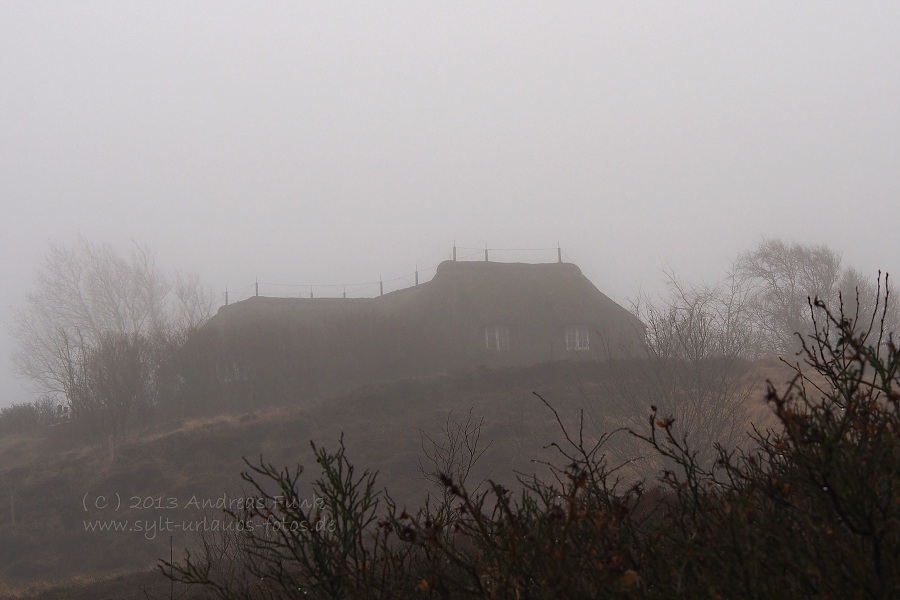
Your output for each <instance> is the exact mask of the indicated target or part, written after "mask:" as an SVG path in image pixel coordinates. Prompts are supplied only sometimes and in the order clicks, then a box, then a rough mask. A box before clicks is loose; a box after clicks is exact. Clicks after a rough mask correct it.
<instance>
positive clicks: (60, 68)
mask: <svg viewBox="0 0 900 600" xmlns="http://www.w3.org/2000/svg"><path fill="white" fill-rule="evenodd" d="M897 23H900V5H898V4H895V3H846V4H822V3H811V2H810V3H791V4H789V5H785V4H783V3H727V4H723V3H708V4H703V3H691V4H658V3H652V4H651V3H612V2H608V3H568V4H566V5H564V6H563V5H558V4H555V3H549V2H546V3H498V4H492V5H485V4H483V3H468V4H464V3H453V4H448V5H440V6H439V5H433V4H430V3H390V4H383V3H378V4H374V3H357V2H353V3H327V4H326V3H294V2H291V3H277V2H275V3H266V4H261V3H260V4H256V3H254V4H247V3H213V2H209V3H203V2H192V3H189V4H184V3H175V2H154V3H139V2H129V3H111V2H110V3H99V2H96V3H87V2H66V3H61V2H60V3H52V2H40V3H38V2H33V3H14V2H4V3H3V4H2V17H0V132H2V134H0V199H2V200H0V201H2V203H3V218H2V220H0V245H2V256H0V276H2V282H3V284H2V286H0V322H2V328H0V360H2V364H0V405H3V404H9V403H12V402H19V401H25V400H29V399H31V398H32V396H31V395H30V393H29V388H28V386H27V385H26V383H25V382H22V381H21V380H18V379H17V378H16V377H15V376H14V374H13V369H12V366H11V362H10V356H9V355H10V352H11V350H12V341H11V340H10V339H9V336H8V335H7V329H8V327H9V323H10V320H11V315H12V310H11V307H15V306H22V305H23V302H24V299H25V295H26V293H27V292H28V290H29V288H30V287H31V285H32V278H33V274H34V271H35V269H36V268H37V267H38V266H39V264H40V260H41V257H42V256H43V255H44V254H45V252H46V250H47V248H48V244H49V243H50V242H51V241H56V242H61V243H69V242H71V241H73V240H75V239H76V238H77V236H78V235H83V236H85V237H87V238H88V239H91V240H95V241H109V242H112V243H114V244H117V245H120V246H122V247H125V246H126V245H127V244H129V243H130V242H131V241H132V240H134V241H136V242H139V243H144V244H147V245H148V246H150V247H152V248H154V249H155V250H156V251H157V253H158V259H159V263H160V265H161V266H163V267H165V268H167V269H170V268H171V269H176V268H177V269H183V270H187V271H195V272H198V273H199V274H200V275H201V276H202V278H203V279H204V280H205V281H206V282H208V283H209V285H210V286H212V287H213V288H214V289H215V290H216V291H217V292H218V293H220V294H221V295H222V296H223V297H224V291H225V289H226V287H227V288H229V289H230V290H233V291H234V293H235V294H237V293H238V292H237V290H240V289H244V288H246V286H248V285H250V284H252V283H253V282H254V281H255V280H257V279H258V280H259V281H261V282H264V283H287V284H298V285H300V286H301V287H290V288H283V289H284V290H285V291H286V292H290V293H305V292H307V291H308V285H309V284H323V283H326V284H338V287H336V288H332V289H333V290H336V291H335V294H337V293H339V291H338V290H340V289H342V284H350V286H351V289H356V288H355V287H354V286H353V285H352V284H356V283H360V282H372V281H378V279H379V278H384V279H386V280H394V279H396V278H398V277H406V278H405V279H401V280H399V281H396V282H393V283H391V285H393V286H395V287H396V286H398V285H405V284H407V283H404V282H410V283H411V279H410V277H409V276H410V275H411V274H412V273H413V271H414V269H415V268H416V267H417V266H418V267H419V268H420V269H422V271H423V278H426V279H427V277H429V276H430V273H433V271H430V273H429V271H428V269H430V268H432V267H434V266H435V265H437V264H438V263H439V262H440V261H441V260H444V259H446V258H449V256H450V250H451V247H452V246H453V244H454V242H455V243H457V244H458V245H460V246H464V247H470V248H476V249H477V248H483V247H484V245H485V244H487V245H488V246H490V247H491V248H551V249H553V248H556V246H557V244H559V245H560V246H561V247H562V250H563V252H564V257H565V258H566V260H568V261H571V262H575V263H576V264H578V265H579V266H580V267H581V268H582V270H583V271H584V272H585V274H586V275H587V276H588V277H589V278H590V279H591V280H592V281H593V282H594V284H595V285H597V287H599V288H600V289H601V290H602V291H604V292H605V293H607V294H608V295H610V296H611V297H612V298H614V299H615V300H617V301H619V302H620V303H623V304H627V300H628V298H630V297H632V296H633V295H634V294H635V293H636V292H637V291H638V290H639V289H649V290H653V289H655V288H656V287H657V286H658V285H659V282H660V280H661V269H662V268H663V267H665V266H670V267H671V268H673V269H675V270H676V271H678V272H679V273H680V274H681V275H682V276H683V277H684V278H686V279H689V280H700V279H714V278H716V277H718V276H720V275H721V274H723V273H724V271H725V270H726V269H727V268H728V266H729V263H730V261H731V259H733V258H734V257H735V256H736V255H737V254H739V253H740V252H742V251H744V250H748V249H750V248H752V247H753V246H755V245H756V244H757V243H758V242H759V241H760V240H761V239H762V238H763V236H774V237H781V238H784V239H787V240H797V241H801V242H806V243H827V244H828V245H830V246H831V247H832V248H834V249H835V250H837V251H839V252H842V253H843V256H844V259H845V262H846V263H847V264H852V265H855V266H856V267H858V268H860V269H861V270H863V271H864V272H867V273H873V274H874V271H875V270H876V269H878V268H882V269H887V270H892V269H893V270H894V271H897V269H896V267H897V266H898V256H900V236H898V234H897V226H898V223H900V202H898V200H900V169H898V165H900V110H898V107H900V59H898V57H900V37H898V36H897ZM494 256H496V257H498V258H503V259H508V260H524V261H532V260H555V258H556V251H555V250H545V251H541V252H506V253H496V254H495V255H494ZM898 273H900V271H898ZM302 286H307V287H302ZM271 289H282V288H274V287H273V288H271ZM361 293H362V292H361ZM365 293H372V294H374V293H377V289H376V290H370V291H369V292H365Z"/></svg>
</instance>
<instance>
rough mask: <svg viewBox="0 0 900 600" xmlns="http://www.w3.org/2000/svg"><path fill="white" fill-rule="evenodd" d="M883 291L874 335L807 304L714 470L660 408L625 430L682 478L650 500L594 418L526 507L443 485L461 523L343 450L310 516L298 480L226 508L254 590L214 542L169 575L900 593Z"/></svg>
mask: <svg viewBox="0 0 900 600" xmlns="http://www.w3.org/2000/svg"><path fill="white" fill-rule="evenodd" d="M888 297H889V294H887V293H885V294H884V296H883V298H884V301H885V304H884V305H881V307H880V308H881V310H880V311H879V312H875V313H873V314H872V315H871V317H870V318H869V319H866V320H864V321H860V320H853V319H851V318H849V317H848V315H846V314H844V312H843V311H842V310H840V309H838V310H837V311H834V312H833V311H832V310H831V309H829V308H828V307H827V305H826V304H825V303H824V302H822V301H820V300H816V301H815V302H814V304H813V303H811V305H810V308H811V309H812V310H811V323H812V326H813V331H812V333H811V334H810V335H809V336H808V337H800V339H799V342H800V343H801V345H802V355H801V356H802V359H803V360H802V362H797V363H795V364H794V369H795V376H794V378H793V380H792V381H791V382H790V384H789V385H788V386H787V388H786V389H784V390H779V389H776V388H775V387H774V386H771V385H770V387H769V390H768V401H769V403H770V405H771V407H772V409H773V410H774V413H775V415H776V417H777V419H778V423H779V427H777V428H773V429H769V430H766V431H756V433H755V434H754V436H753V440H754V445H753V447H752V448H751V449H749V450H748V451H736V450H731V449H728V448H725V447H723V446H717V448H716V451H717V454H718V459H717V461H715V462H714V463H713V464H711V465H705V464H703V463H701V462H700V461H698V459H697V457H698V453H697V450H695V449H694V447H693V446H692V445H691V442H690V441H689V440H688V439H687V438H686V437H685V436H684V435H683V434H682V433H681V432H680V431H679V429H678V425H677V423H678V421H677V418H676V417H673V416H666V415H663V414H661V413H659V411H658V410H657V409H656V408H655V407H653V410H652V412H651V413H650V415H649V418H648V421H647V423H646V425H645V427H643V428H642V429H641V430H637V431H631V432H630V434H631V435H633V436H636V437H637V438H639V439H641V440H643V441H644V442H645V443H647V444H648V445H649V446H650V447H651V448H653V449H654V450H655V452H657V453H659V454H660V455H662V456H664V457H666V458H667V459H669V460H670V461H671V462H672V463H673V464H674V465H676V468H674V469H667V470H666V471H664V472H663V473H662V475H661V477H660V478H659V480H658V482H657V485H656V486H654V485H653V484H651V483H649V482H644V483H637V484H628V485H623V482H622V481H621V480H620V479H619V478H617V476H616V468H614V467H612V466H611V465H610V464H609V463H608V460H607V457H606V455H605V454H604V453H603V450H604V447H605V445H606V444H607V443H608V442H609V440H610V436H611V435H613V434H604V435H601V436H600V437H599V438H595V439H591V438H589V437H587V436H586V434H585V431H584V429H583V424H584V423H583V419H582V422H581V426H580V427H579V428H578V430H577V431H571V430H570V429H569V428H567V427H566V426H565V425H564V424H563V421H562V420H561V419H560V418H559V415H558V414H556V413H555V411H554V414H556V418H557V421H558V423H559V425H560V426H561V427H562V432H563V436H564V440H565V441H564V443H561V444H559V445H554V446H555V448H556V449H557V450H558V452H559V458H560V460H559V463H560V465H559V466H551V471H550V475H549V476H545V477H538V476H536V475H534V476H530V477H525V476H521V478H520V481H521V483H522V486H523V491H522V492H521V493H518V494H517V493H513V492H511V491H509V490H507V489H506V488H504V487H503V486H500V485H498V484H492V485H491V486H490V488H489V489H487V490H485V491H483V492H473V493H470V492H469V491H468V490H467V487H466V485H465V483H464V482H460V481H454V480H453V478H452V477H451V476H449V475H447V474H444V475H443V477H442V481H441V483H442V486H443V488H444V489H446V490H448V491H449V492H450V494H451V495H452V497H453V499H454V502H453V508H454V509H455V510H453V511H439V512H435V511H433V510H432V509H431V507H430V506H429V505H426V506H425V507H424V508H423V509H421V510H420V511H419V512H417V513H416V514H409V513H408V512H406V511H401V510H398V508H397V506H396V505H395V504H394V503H393V502H392V501H391V499H390V497H389V496H381V495H380V493H379V492H378V491H377V490H378V488H377V486H376V483H375V475H374V474H372V473H370V472H368V471H366V472H362V473H358V472H357V471H356V470H355V469H354V466H353V464H352V462H351V461H350V460H349V459H348V457H347V455H346V452H345V448H344V446H343V443H341V444H340V445H339V447H338V449H337V451H333V452H328V451H325V450H324V449H321V448H317V447H314V449H315V451H316V457H317V463H318V466H319V468H320V470H321V475H320V477H319V478H318V479H317V480H316V481H315V492H316V494H317V495H318V497H320V498H322V499H323V502H322V503H320V504H316V505H314V506H306V505H304V503H303V496H302V494H300V493H299V492H298V491H297V490H298V487H297V484H298V480H299V479H300V477H301V475H302V473H303V471H302V468H297V469H296V470H293V471H291V470H278V469H276V468H275V467H273V466H272V465H267V464H265V463H260V464H259V465H250V469H249V470H248V471H246V472H245V473H244V479H245V480H246V481H248V482H250V483H251V484H252V485H253V488H254V489H255V491H256V494H255V496H254V498H256V499H257V500H258V504H255V505H254V506H255V508H251V509H249V510H245V511H242V512H235V511H232V512H229V513H228V514H229V516H230V518H232V519H234V520H235V521H236V522H237V523H241V524H243V525H244V530H243V532H242V533H241V534H239V535H238V536H237V539H236V541H235V542H234V544H233V545H232V546H229V547H230V548H233V552H232V553H231V554H229V556H228V558H229V560H230V561H232V562H231V563H230V564H231V565H234V564H238V565H241V566H242V567H243V568H244V569H246V570H247V572H248V573H249V574H250V575H251V577H247V578H245V579H241V580H240V582H241V583H242V586H241V587H238V586H234V585H232V584H233V579H230V578H226V579H224V580H223V579H221V578H219V577H217V576H216V574H217V573H221V572H222V570H221V569H219V568H218V562H217V561H218V560H219V559H218V557H219V556H220V553H219V552H218V549H219V548H217V547H215V546H210V545H207V546H206V547H205V552H204V553H203V554H202V555H199V556H189V557H188V558H187V559H186V560H184V561H181V562H177V563H176V564H173V563H170V562H165V561H164V562H163V563H162V564H161V569H163V570H164V572H165V573H167V574H169V576H170V577H172V578H173V579H175V580H177V581H180V582H182V583H193V584H200V585H201V586H203V588H204V589H207V590H209V591H212V592H214V595H215V597H219V598H238V597H240V598H248V597H249V598H288V597H295V596H303V597H310V598H348V597H352V598H387V597H391V598H396V597H409V598H413V597H447V598H466V597H472V598H580V597H595V598H596V597H609V598H616V597H622V598H625V597H634V598H672V597H692V598H693V597H696V598H707V597H708V598H798V597H833V598H893V597H897V595H898V594H900V584H898V582H900V528H898V523H900V387H898V386H900V349H898V347H897V346H896V344H895V343H894V340H893V339H892V338H891V336H890V335H886V333H885V331H884V329H883V325H884V319H885V315H886V311H885V307H886V306H887V305H888V303H887V300H888ZM551 410H552V409H551ZM460 427H461V428H462V427H463V426H460ZM461 431H462V434H463V435H462V437H463V438H464V437H466V435H468V436H469V437H471V435H472V434H471V429H461ZM451 439H456V440H457V442H456V443H457V444H458V445H459V444H462V443H464V442H461V441H460V440H461V439H462V438H461V437H459V436H457V437H456V438H451ZM462 460H463V461H464V462H465V461H466V460H467V459H466V458H463V459H462ZM260 507H262V508H260ZM236 559H237V560H236ZM228 572H229V573H230V574H231V575H229V577H231V576H233V571H230V570H229V571H228ZM249 582H252V584H250V583H249Z"/></svg>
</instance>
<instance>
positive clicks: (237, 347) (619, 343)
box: [201, 261, 644, 395]
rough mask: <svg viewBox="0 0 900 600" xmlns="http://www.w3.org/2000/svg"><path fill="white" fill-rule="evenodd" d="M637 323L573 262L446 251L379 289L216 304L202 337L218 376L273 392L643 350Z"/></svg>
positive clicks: (598, 357) (328, 388)
mask: <svg viewBox="0 0 900 600" xmlns="http://www.w3.org/2000/svg"><path fill="white" fill-rule="evenodd" d="M643 331H644V326H643V324H642V323H641V322H640V321H639V320H638V319H636V318H635V317H634V316H633V315H632V314H631V313H630V312H628V311H627V310H625V309H624V308H622V307H621V306H619V305H618V304H616V303H615V302H613V301H612V300H611V299H610V298H609V297H607V296H606V295H604V294H603V293H602V292H600V291H599V290H598V289H597V288H596V287H594V285H593V284H592V283H591V282H590V281H589V280H588V279H587V278H586V277H585V276H584V275H583V274H582V273H581V270H580V269H579V268H578V267H577V266H575V265H573V264H567V263H549V264H521V263H494V262H451V261H447V262H444V263H442V264H441V265H440V266H439V267H438V269H437V273H436V274H435V276H434V278H433V279H432V280H431V281H430V282H428V283H424V284H421V285H418V286H415V287H411V288H407V289H403V290H399V291H395V292H391V293H389V294H385V295H384V296H380V297H377V298H265V297H254V298H250V299H249V300H245V301H242V302H238V303H235V304H232V305H230V306H225V307H222V308H221V309H219V312H218V314H217V315H216V316H215V317H214V318H213V319H211V320H210V321H209V323H208V324H207V325H206V327H205V328H204V331H203V334H204V335H203V336H201V337H205V339H206V340H207V344H209V345H207V346H206V350H205V352H207V353H209V354H210V355H214V356H216V359H215V363H216V364H215V365H214V367H208V368H214V369H215V378H216V379H217V380H219V381H220V382H221V381H229V382H232V383H240V382H244V383H247V382H253V386H254V389H255V390H256V392H254V393H265V394H266V395H268V394H270V393H274V394H285V393H291V394H292V393H294V392H296V391H299V390H303V391H306V392H313V393H316V392H318V393H322V392H326V391H334V390H337V389H340V388H346V387H348V386H352V385H356V384H361V383H369V382H374V381H383V380H387V379H394V378H398V377H408V376H417V375H427V374H434V373H441V372H448V371H454V370H461V369H466V368H473V367H478V366H488V367H490V366H507V365H528V364H535V363H541V362H547V361H557V360H571V359H577V360H584V359H593V360H602V359H605V358H608V357H615V356H622V355H629V354H633V353H636V352H638V351H639V349H640V348H641V345H642V340H643ZM261 390H262V391H261Z"/></svg>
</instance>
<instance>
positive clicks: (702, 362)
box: [591, 273, 756, 476]
mask: <svg viewBox="0 0 900 600" xmlns="http://www.w3.org/2000/svg"><path fill="white" fill-rule="evenodd" d="M632 311H633V312H634V314H635V315H636V316H637V317H638V318H639V319H641V321H643V322H644V324H645V325H646V357H645V358H644V359H638V360H631V361H621V363H620V364H619V365H616V366H615V367H614V368H610V369H609V370H608V373H609V378H608V382H607V385H606V386H605V388H604V390H603V393H604V395H603V396H602V397H601V402H602V406H600V407H598V410H596V411H594V410H592V411H591V413H592V417H593V418H594V419H595V421H598V422H599V425H600V428H601V429H602V430H604V431H610V430H613V429H616V428H620V427H625V428H630V429H632V430H638V429H640V428H641V427H643V426H644V423H645V421H646V414H647V411H648V410H649V409H650V407H651V406H655V407H658V409H659V410H660V412H661V413H662V414H666V415H675V416H676V419H677V430H678V432H679V434H680V435H683V436H685V437H687V438H688V439H690V440H691V441H692V443H693V444H692V445H693V446H694V447H696V448H704V449H708V450H704V452H705V453H706V455H705V456H703V457H700V458H701V459H702V460H706V459H710V460H711V459H712V458H713V457H714V451H713V446H714V445H715V444H721V445H723V446H725V447H729V448H735V447H737V446H740V445H742V444H744V443H745V442H746V441H747V437H746V435H745V434H746V431H747V430H748V429H749V422H750V413H749V411H748V410H747V401H748V399H749V398H750V396H751V395H752V393H753V391H754V389H755V387H756V384H755V382H754V381H753V379H752V378H751V377H749V376H748V375H749V371H750V368H751V360H750V359H751V358H753V353H754V351H753V340H754V335H755V331H754V328H753V323H752V320H751V315H750V314H749V307H748V290H747V289H746V288H745V287H743V286H742V285H741V282H740V280H739V279H738V278H736V277H734V276H731V277H729V278H728V279H726V280H725V281H723V282H721V283H719V284H717V285H705V286H695V285H689V284H685V283H684V282H682V281H680V280H678V278H677V277H676V276H675V275H674V274H673V273H667V292H666V293H665V294H663V295H661V296H660V297H658V298H651V297H649V296H647V295H643V296H641V297H639V298H638V299H637V300H636V301H635V302H634V303H633V304H632ZM642 450H644V448H643V447H642V446H641V444H640V443H639V442H638V441H637V440H636V439H634V438H628V437H625V436H621V437H620V438H619V443H618V445H616V446H614V447H612V446H611V451H613V452H614V453H616V454H617V458H618V459H620V460H621V461H623V462H630V461H634V460H635V459H636V457H640V456H641V454H642ZM657 458H658V457H657ZM640 462H641V459H640V458H637V462H635V463H633V464H634V471H635V474H636V475H641V476H643V475H649V474H651V473H653V472H655V471H656V470H657V469H659V468H660V467H661V465H659V464H655V463H654V464H647V465H643V466H642V465H641V464H640Z"/></svg>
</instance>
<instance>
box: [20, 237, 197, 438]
mask: <svg viewBox="0 0 900 600" xmlns="http://www.w3.org/2000/svg"><path fill="white" fill-rule="evenodd" d="M173 281H174V282H173ZM35 283H36V285H35V289H34V291H32V292H31V293H29V294H28V295H27V297H26V306H25V307H24V308H23V309H21V310H19V311H18V312H17V313H16V315H15V318H14V323H13V327H12V335H13V338H14V339H15V340H16V342H17V345H18V348H17V351H16V352H15V354H14V357H13V359H14V362H15V365H16V367H17V369H18V370H19V372H20V373H22V374H23V375H25V376H26V377H28V378H30V379H32V380H33V381H34V382H35V383H36V384H37V385H38V386H39V387H40V388H41V389H42V391H44V392H47V393H52V394H57V395H61V396H62V397H63V398H65V401H66V403H67V404H68V405H69V407H70V408H71V409H72V413H73V415H74V416H75V418H76V419H82V418H83V419H85V420H86V421H88V422H89V423H90V424H91V427H93V428H95V430H96V432H97V433H98V435H101V436H102V439H101V440H100V441H103V442H107V441H109V442H110V443H111V444H115V442H116V441H117V440H118V439H119V438H120V437H121V435H122V433H123V432H124V431H125V429H127V426H128V423H129V422H130V420H131V417H133V416H134V415H136V414H138V412H139V411H140V410H142V409H145V408H147V407H149V406H151V405H152V404H153V403H154V402H155V401H156V400H157V398H156V393H155V387H154V386H155V383H156V379H157V375H158V371H159V365H160V363H161V361H162V360H163V353H164V352H166V351H167V349H169V348H170V347H171V345H172V344H173V343H181V342H182V341H183V339H184V337H185V335H186V334H185V332H186V331H189V330H190V329H192V328H196V327H197V326H199V324H201V323H202V322H203V320H204V319H205V318H207V317H208V315H209V312H210V311H211V305H212V303H211V295H210V294H208V293H207V292H205V291H203V289H202V287H201V286H200V285H199V282H198V281H197V279H196V278H187V277H180V278H176V279H174V280H172V279H170V278H169V277H166V276H165V275H164V274H163V273H162V272H161V271H160V270H159V269H158V268H157V266H156V263H155V257H154V253H153V252H152V251H151V250H150V249H148V248H147V247H146V246H141V245H138V244H134V245H132V247H131V248H130V251H129V252H128V253H124V254H123V253H120V252H119V251H117V250H116V249H115V248H114V247H113V246H111V245H109V244H95V243H93V242H90V241H88V240H87V239H85V238H80V239H79V240H78V242H77V243H75V244H74V245H72V246H64V245H58V244H53V245H51V247H50V251H49V252H48V254H47V256H46V257H45V259H44V263H43V265H42V267H41V268H40V269H39V270H38V272H37V277H36V282H35Z"/></svg>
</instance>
